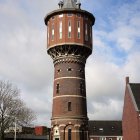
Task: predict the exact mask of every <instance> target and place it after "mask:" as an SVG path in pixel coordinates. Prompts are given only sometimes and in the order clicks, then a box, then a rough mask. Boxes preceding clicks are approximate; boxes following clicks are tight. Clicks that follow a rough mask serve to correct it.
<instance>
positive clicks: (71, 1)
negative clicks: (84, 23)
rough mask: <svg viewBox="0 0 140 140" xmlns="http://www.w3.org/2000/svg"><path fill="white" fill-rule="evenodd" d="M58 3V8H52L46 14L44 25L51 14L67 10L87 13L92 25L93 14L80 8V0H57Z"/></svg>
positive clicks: (66, 11) (93, 20)
mask: <svg viewBox="0 0 140 140" xmlns="http://www.w3.org/2000/svg"><path fill="white" fill-rule="evenodd" d="M58 5H59V9H57V10H54V11H52V12H50V13H49V14H47V15H46V17H45V24H46V25H47V24H48V20H49V19H50V18H51V17H52V16H55V15H58V14H62V13H68V12H72V13H80V14H82V15H87V16H88V17H89V18H90V19H91V21H92V25H94V22H95V18H94V16H93V14H92V13H90V12H88V11H86V10H82V9H81V3H80V0H59V3H58Z"/></svg>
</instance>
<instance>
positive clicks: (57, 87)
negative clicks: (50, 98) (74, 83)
mask: <svg viewBox="0 0 140 140" xmlns="http://www.w3.org/2000/svg"><path fill="white" fill-rule="evenodd" d="M59 91H60V85H59V83H57V85H56V93H59Z"/></svg>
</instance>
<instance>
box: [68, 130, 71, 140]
mask: <svg viewBox="0 0 140 140" xmlns="http://www.w3.org/2000/svg"><path fill="white" fill-rule="evenodd" d="M68 140H71V129H68Z"/></svg>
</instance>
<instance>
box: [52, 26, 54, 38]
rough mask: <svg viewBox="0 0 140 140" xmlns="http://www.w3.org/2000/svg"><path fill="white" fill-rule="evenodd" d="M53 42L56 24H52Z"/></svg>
mask: <svg viewBox="0 0 140 140" xmlns="http://www.w3.org/2000/svg"><path fill="white" fill-rule="evenodd" d="M52 40H54V24H52Z"/></svg>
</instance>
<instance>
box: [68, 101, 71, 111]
mask: <svg viewBox="0 0 140 140" xmlns="http://www.w3.org/2000/svg"><path fill="white" fill-rule="evenodd" d="M71 110H72V109H71V102H68V111H71Z"/></svg>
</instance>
